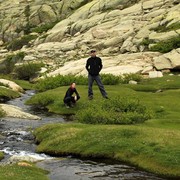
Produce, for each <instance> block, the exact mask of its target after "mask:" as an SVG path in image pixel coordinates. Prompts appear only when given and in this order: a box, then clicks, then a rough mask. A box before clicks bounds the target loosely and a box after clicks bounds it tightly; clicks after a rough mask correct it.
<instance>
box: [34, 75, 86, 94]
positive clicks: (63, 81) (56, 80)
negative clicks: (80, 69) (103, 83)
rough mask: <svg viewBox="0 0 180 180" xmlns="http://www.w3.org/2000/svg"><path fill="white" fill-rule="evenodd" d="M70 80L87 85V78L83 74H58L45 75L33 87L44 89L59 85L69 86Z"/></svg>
mask: <svg viewBox="0 0 180 180" xmlns="http://www.w3.org/2000/svg"><path fill="white" fill-rule="evenodd" d="M72 82H76V84H78V85H87V78H86V77H84V76H73V75H65V76H63V75H58V76H56V77H47V78H45V79H42V80H40V81H39V82H38V83H37V84H36V86H35V88H36V89H37V90H38V91H46V90H49V89H54V88H57V87H60V86H69V85H70V84H71V83H72Z"/></svg>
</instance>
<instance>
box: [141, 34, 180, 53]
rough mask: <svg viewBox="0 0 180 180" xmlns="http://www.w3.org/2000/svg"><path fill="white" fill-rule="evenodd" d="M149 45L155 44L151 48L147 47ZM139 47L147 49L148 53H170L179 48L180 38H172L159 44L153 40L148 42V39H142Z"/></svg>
mask: <svg viewBox="0 0 180 180" xmlns="http://www.w3.org/2000/svg"><path fill="white" fill-rule="evenodd" d="M150 44H155V45H153V46H152V47H150V48H149V47H148V46H149V45H150ZM140 45H144V46H145V47H146V49H149V50H150V51H158V52H161V53H167V52H170V51H171V50H173V49H176V48H179V47H180V36H178V37H173V38H171V39H168V40H166V41H160V42H157V43H156V42H154V41H153V40H150V39H148V38H146V39H143V41H142V42H141V43H140Z"/></svg>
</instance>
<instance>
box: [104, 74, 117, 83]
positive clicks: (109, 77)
mask: <svg viewBox="0 0 180 180" xmlns="http://www.w3.org/2000/svg"><path fill="white" fill-rule="evenodd" d="M101 78H102V82H103V84H105V85H116V84H119V83H120V76H114V75H113V74H101Z"/></svg>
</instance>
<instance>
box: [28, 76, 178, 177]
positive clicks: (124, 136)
mask: <svg viewBox="0 0 180 180" xmlns="http://www.w3.org/2000/svg"><path fill="white" fill-rule="evenodd" d="M67 88H68V86H63V87H59V88H56V89H52V90H48V91H45V92H42V93H38V94H37V95H35V96H33V97H32V98H31V99H30V100H28V101H27V104H33V105H36V106H37V107H38V106H42V107H46V108H47V109H48V110H49V111H50V112H54V113H58V114H76V113H77V112H78V111H81V110H83V109H86V107H87V106H86V105H87V103H90V104H91V103H92V105H94V104H96V105H98V104H99V103H101V102H102V101H104V99H103V98H102V96H101V94H100V92H99V89H98V87H97V86H94V87H93V89H94V99H93V100H92V101H88V98H87V90H88V87H87V86H84V85H77V90H78V92H79V93H80V96H81V99H80V100H79V101H78V102H77V104H76V106H75V107H74V108H70V109H66V107H65V106H64V105H63V97H64V94H65V91H66V90H67ZM105 88H106V90H107V92H108V96H109V98H116V97H117V96H121V97H124V98H136V99H139V101H140V102H141V103H142V104H143V105H145V106H146V107H147V108H148V109H151V110H152V112H153V114H154V115H153V117H152V118H151V119H149V120H147V121H145V122H144V123H139V124H133V125H103V124H98V125H92V124H91V125H89V124H82V123H78V122H77V121H74V122H72V123H71V124H54V125H52V124H51V125H45V126H43V127H41V128H38V129H36V130H35V132H34V134H35V136H36V139H37V141H38V143H39V145H38V148H37V151H38V152H45V153H47V154H51V155H57V156H58V155H67V154H74V155H78V156H83V157H96V158H110V159H116V160H119V161H123V162H126V163H130V164H132V165H135V166H138V167H140V168H143V169H145V170H147V171H150V172H153V173H156V174H159V175H163V176H166V177H176V178H178V177H179V176H180V171H179V168H180V166H179V162H180V131H179V129H180V125H179V120H180V111H179V107H180V77H179V76H165V77H163V78H159V79H150V80H143V81H142V82H141V83H140V84H138V85H127V84H126V85H123V84H120V85H109V86H108V85H107V86H105ZM106 101H109V100H106Z"/></svg>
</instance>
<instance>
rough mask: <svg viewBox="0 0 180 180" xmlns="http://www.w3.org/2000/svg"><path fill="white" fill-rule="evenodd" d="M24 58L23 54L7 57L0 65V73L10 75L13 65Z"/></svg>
mask: <svg viewBox="0 0 180 180" xmlns="http://www.w3.org/2000/svg"><path fill="white" fill-rule="evenodd" d="M24 56H25V53H24V52H19V53H17V54H11V55H8V56H7V57H6V59H5V60H4V61H3V62H2V63H1V64H0V65H1V66H0V73H2V74H10V73H11V72H12V71H13V69H14V67H15V64H16V63H17V62H18V61H22V59H23V58H24Z"/></svg>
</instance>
